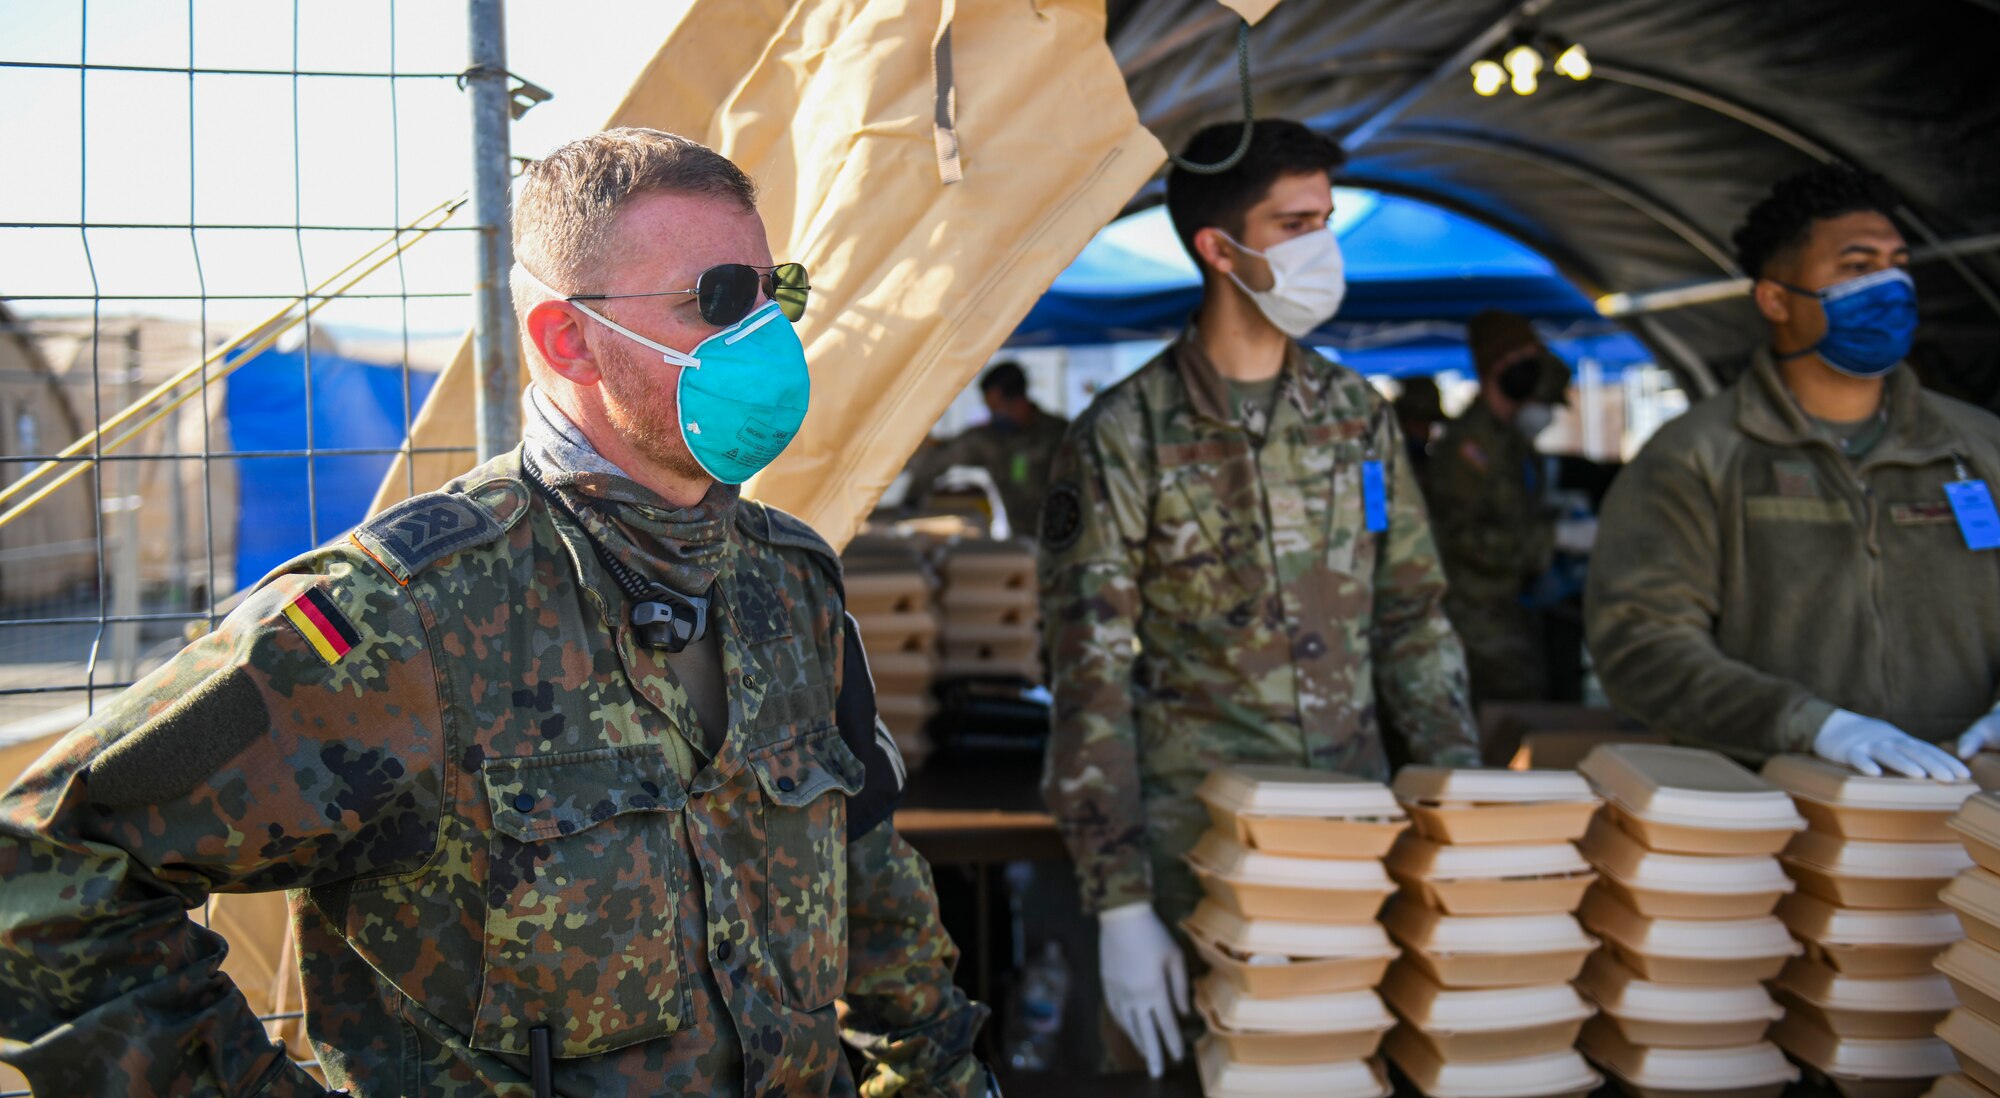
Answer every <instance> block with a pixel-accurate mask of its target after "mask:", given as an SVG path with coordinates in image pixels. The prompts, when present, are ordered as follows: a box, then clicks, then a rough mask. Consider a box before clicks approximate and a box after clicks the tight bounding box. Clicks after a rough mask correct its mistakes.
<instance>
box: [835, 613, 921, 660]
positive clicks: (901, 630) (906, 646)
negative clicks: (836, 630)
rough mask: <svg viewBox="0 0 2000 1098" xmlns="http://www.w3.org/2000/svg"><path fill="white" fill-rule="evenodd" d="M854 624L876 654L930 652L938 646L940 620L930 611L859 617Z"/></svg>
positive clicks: (869, 648) (869, 649) (863, 615)
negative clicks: (858, 627)
mask: <svg viewBox="0 0 2000 1098" xmlns="http://www.w3.org/2000/svg"><path fill="white" fill-rule="evenodd" d="M854 622H855V624H856V625H858V626H860V628H861V635H862V636H863V637H865V638H866V639H867V648H868V651H869V652H871V653H876V652H925V653H928V652H930V651H931V650H932V649H933V648H935V647H936V645H937V635H938V620H937V617H936V616H935V615H933V614H932V613H931V612H930V611H929V610H927V609H917V610H906V611H898V612H893V613H886V614H856V615H854Z"/></svg>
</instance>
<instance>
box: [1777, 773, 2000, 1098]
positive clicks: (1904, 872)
mask: <svg viewBox="0 0 2000 1098" xmlns="http://www.w3.org/2000/svg"><path fill="white" fill-rule="evenodd" d="M1764 777H1765V779H1766V780H1768V781H1770V782H1771V783H1772V784H1774V785H1776V786H1778V787H1779V788H1781V789H1783V790H1784V791H1785V792H1786V793H1788V794H1790V795H1791V798H1792V800H1793V801H1794V802H1795V803H1796V804H1797V805H1798V809H1799V812H1800V813H1801V814H1803V815H1804V816H1805V818H1806V819H1807V820H1808V821H1810V822H1811V825H1812V826H1811V827H1810V828H1809V829H1808V830H1806V831H1804V832H1802V833H1801V834H1799V835H1798V836H1797V837H1795V838H1794V839H1793V840H1792V841H1791V844H1790V845H1789V846H1787V847H1786V849H1785V856H1784V862H1785V868H1786V869H1787V870H1788V871H1789V872H1790V873H1791V875H1792V876H1793V878H1795V879H1796V880H1797V881H1798V882H1799V895H1798V896H1796V897H1794V898H1792V899H1791V900H1789V901H1788V902H1787V905H1786V907H1785V910H1784V913H1783V914H1784V917H1785V920H1786V923H1787V924H1788V925H1789V926H1790V928H1791V930H1792V933H1793V934H1794V935H1796V936H1797V937H1798V938H1799V940H1800V941H1801V942H1803V943H1805V946H1806V951H1807V953H1806V956H1803V957H1800V958H1799V959H1798V960H1796V961H1793V962H1792V963H1791V964H1790V965H1788V966H1786V968H1785V971H1784V973H1783V975H1781V976H1780V977H1779V978H1778V979H1777V980H1776V982H1775V983H1774V984H1773V985H1772V986H1773V989H1774V990H1775V991H1776V993H1777V996H1778V1000H1779V1002H1780V1003H1782V1004H1783V1005H1784V1007H1785V1010H1786V1018H1785V1020H1784V1022H1783V1023H1781V1024H1780V1025H1779V1026H1778V1028H1777V1030H1776V1031H1775V1033H1774V1037H1775V1039H1776V1040H1777V1042H1778V1043H1779V1044H1780V1045H1782V1046H1783V1047H1784V1049H1785V1051H1787V1052H1789V1053H1791V1054H1792V1057H1793V1058H1794V1059H1796V1060H1798V1061H1799V1062H1800V1063H1802V1064H1804V1065H1805V1066H1806V1067H1807V1068H1809V1069H1810V1070H1811V1071H1812V1072H1813V1073H1814V1074H1816V1075H1819V1076H1823V1077H1825V1078H1826V1079H1827V1080H1828V1081H1829V1082H1831V1083H1832V1085H1833V1086H1834V1087H1835V1088H1836V1089H1838V1090H1840V1091H1841V1092H1842V1093H1844V1094H1846V1095H1848V1096H1849V1098H1916V1096H1917V1095H1919V1094H1921V1093H1922V1092H1923V1091H1924V1089H1925V1088H1927V1087H1928V1086H1929V1085H1930V1084H1931V1081H1932V1080H1933V1079H1935V1078H1936V1077H1937V1076H1939V1075H1942V1074H1945V1073H1947V1072H1950V1071H1952V1070H1954V1066H1953V1058H1952V1054H1951V1050H1950V1048H1949V1047H1947V1046H1946V1044H1945V1043H1944V1042H1943V1041H1942V1040H1940V1039H1939V1038H1938V1037H1937V1036H1936V1035H1935V1032H1934V1031H1935V1029H1936V1027H1937V1024H1938V1023H1939V1022H1940V1021H1942V1020H1944V1017H1945V1015H1946V1014H1947V1013H1949V1012H1950V1011H1951V1009H1952V1007H1954V1006H1955V1005H1957V996H1956V995H1955V994H1954V993H1953V991H1952V987H1951V983H1950V981H1949V980H1948V979H1946V978H1945V977H1944V976H1942V975H1940V974H1938V973H1937V972H1935V971H1933V970H1932V967H1931V962H1932V959H1933V958H1934V957H1935V956H1936V954H1938V953H1939V952H1940V951H1941V950H1943V949H1944V948H1945V947H1946V946H1949V945H1950V944H1951V942H1952V941H1953V940H1954V939H1956V938H1957V937H1958V935H1957V934H1956V933H1954V928H1953V927H1952V925H1951V922H1952V920H1951V917H1950V914H1949V912H1948V910H1947V909H1945V908H1944V907H1942V906H1940V900H1939V898H1938V893H1939V890H1941V889H1942V888H1943V887H1944V886H1945V885H1946V884H1948V883H1950V880H1951V878H1952V877H1953V876H1954V875H1955V874H1957V873H1958V871H1959V870H1961V869H1964V868H1966V867H1968V866H1970V865H1971V864H1972V863H1971V860H1970V859H1969V858H1967V856H1966V853H1965V850H1964V848H1963V847H1961V846H1960V845H1959V844H1958V842H1957V841H1956V838H1955V837H1954V835H1953V834H1952V832H1951V830H1950V828H1949V827H1948V826H1947V825H1948V824H1949V823H1950V821H1951V818H1952V815H1953V814H1954V813H1956V812H1957V811H1958V808H1959V805H1960V804H1962V803H1963V802H1964V801H1965V799H1966V798H1967V797H1969V796H1971V795H1972V794H1973V793H1975V792H1977V789H1976V788H1975V787H1974V786H1973V785H1972V784H1971V783H1969V782H1965V783H1953V782H1936V781H1930V780H1926V779H1912V778H1904V777H1897V776H1893V775H1891V776H1886V777H1871V776H1869V775H1865V774H1861V773H1859V772H1857V771H1855V770H1853V769H1852V768H1850V767H1846V766H1842V765H1840V764H1838V763H1834V762H1829V761H1827V760H1825V759H1820V758H1815V757H1812V756H1808V755H1779V756H1777V757H1775V758H1773V759H1771V761H1769V762H1768V763H1766V764H1765V765H1764Z"/></svg>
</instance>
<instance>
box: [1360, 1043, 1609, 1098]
mask: <svg viewBox="0 0 2000 1098" xmlns="http://www.w3.org/2000/svg"><path fill="white" fill-rule="evenodd" d="M1386 1047H1387V1048H1388V1051H1389V1058H1390V1059H1391V1060H1394V1061H1395V1062H1396V1066H1397V1067H1399V1068H1402V1069H1403V1074H1404V1075H1406V1076H1408V1077H1409V1079H1410V1083H1411V1085H1413V1086H1415V1087H1416V1088H1417V1090H1418V1091H1419V1092H1421V1093H1422V1094H1424V1095H1425V1096H1426V1098H1570V1096H1572V1095H1573V1096H1575V1098H1583V1096H1584V1095H1587V1094H1589V1093H1590V1092H1591V1091H1593V1090H1596V1089H1597V1088H1598V1087H1600V1086H1602V1085H1603V1084H1604V1077H1603V1076H1601V1075H1599V1074H1597V1073H1596V1072H1595V1071H1592V1070H1591V1069H1590V1065H1589V1064H1586V1063H1584V1062H1583V1057H1581V1056H1578V1055H1577V1054H1576V1051H1575V1050H1574V1049H1557V1050H1555V1051H1552V1052H1541V1053H1536V1054H1534V1055H1521V1056H1513V1057H1509V1058H1507V1059H1504V1060H1472V1061H1458V1060H1452V1059H1450V1058H1448V1057H1444V1056H1440V1055H1439V1054H1438V1051H1437V1049H1436V1048H1434V1047H1432V1046H1431V1045H1430V1044H1429V1043H1428V1042H1426V1041H1425V1040H1424V1039H1423V1037H1422V1036H1421V1035H1420V1034H1418V1033H1417V1031H1416V1030H1414V1029H1411V1028H1410V1027H1409V1026H1403V1027H1401V1028H1399V1029H1397V1030H1396V1031H1395V1032H1394V1033H1391V1034H1390V1035H1389V1040H1388V1041H1387V1042H1386Z"/></svg>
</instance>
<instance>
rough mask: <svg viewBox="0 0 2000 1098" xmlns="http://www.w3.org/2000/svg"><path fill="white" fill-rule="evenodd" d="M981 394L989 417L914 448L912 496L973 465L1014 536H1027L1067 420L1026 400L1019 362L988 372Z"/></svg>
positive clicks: (1025, 382)
mask: <svg viewBox="0 0 2000 1098" xmlns="http://www.w3.org/2000/svg"><path fill="white" fill-rule="evenodd" d="M979 395H980V397H981V398H983V399H984V400H985V401H986V411H987V414H988V417H989V418H988V419H987V421H986V422H985V423H982V424H979V425H978V426H975V427H968V428H966V429H965V430H963V431H961V432H959V433H958V434H956V435H953V436H952V437H951V438H948V439H945V440H943V441H942V442H933V443H926V444H925V446H924V448H923V449H921V450H919V451H917V456H916V457H915V458H913V459H912V460H911V461H910V492H911V496H912V498H921V497H922V496H923V494H924V493H925V492H927V491H929V489H930V486H931V482H932V481H934V480H936V479H937V478H938V477H939V476H940V475H941V474H943V473H944V472H945V471H946V470H947V469H950V468H951V467H952V466H954V465H971V466H975V467H977V468H981V469H984V470H986V473H987V475H988V476H990V477H992V478H993V486H994V488H996V489H997V490H998V491H999V493H1000V503H1001V506H1003V507H1005V508H1006V509H1007V524H1008V526H1009V527H1010V528H1011V529H1012V530H1013V532H1014V535H1015V536H1016V537H1028V536H1031V535H1033V534H1034V532H1035V523H1036V522H1037V521H1039V520H1040V518H1041V514H1042V493H1043V492H1045V491H1047V490H1048V486H1049V463H1050V461H1051V460H1053V459H1054V457H1055V452H1056V447H1057V446H1058V445H1060V444H1061V443H1062V436H1063V431H1064V430H1065V429H1066V428H1067V427H1068V426H1069V421H1068V420H1066V419H1064V418H1063V417H1061V416H1059V415H1055V414H1053V413H1051V412H1048V411H1045V410H1043V409H1042V407H1041V406H1040V405H1038V404H1036V403H1035V402H1034V401H1033V400H1030V399H1029V398H1028V375H1027V372H1026V371H1024V370H1022V369H1021V364H1020V363H1018V362H1002V363H1000V364H998V365H996V366H994V367H993V368H991V369H989V370H987V371H986V373H985V374H983V375H982V376H981V377H980V379H979Z"/></svg>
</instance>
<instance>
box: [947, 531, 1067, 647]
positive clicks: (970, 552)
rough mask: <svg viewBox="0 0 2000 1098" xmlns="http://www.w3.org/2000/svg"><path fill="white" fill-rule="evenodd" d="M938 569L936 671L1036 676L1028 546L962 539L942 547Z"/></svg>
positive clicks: (1032, 558) (1033, 589) (1036, 641)
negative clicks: (939, 651)
mask: <svg viewBox="0 0 2000 1098" xmlns="http://www.w3.org/2000/svg"><path fill="white" fill-rule="evenodd" d="M939 571H940V572H941V573H942V574H943V578H944V591H943V593H942V595H941V596H940V597H939V603H940V605H941V606H942V607H943V609H944V666H943V668H942V673H943V674H944V675H946V676H947V677H950V678H1004V679H1025V680H1027V681H1028V682H1040V681H1041V678H1042V661H1041V636H1040V633H1039V627H1038V624H1037V617H1036V613H1037V602H1036V598H1037V595H1036V586H1035V550H1034V548H1033V547H1032V546H1031V545H1029V544H1028V543H1026V542H1015V541H981V540H976V539H965V540H961V541H958V542H954V543H952V544H951V545H948V546H946V547H945V551H944V559H943V562H942V564H941V565H940V568H939Z"/></svg>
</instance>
